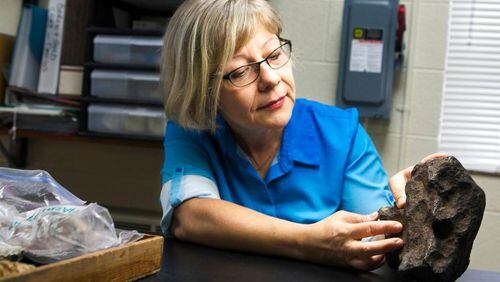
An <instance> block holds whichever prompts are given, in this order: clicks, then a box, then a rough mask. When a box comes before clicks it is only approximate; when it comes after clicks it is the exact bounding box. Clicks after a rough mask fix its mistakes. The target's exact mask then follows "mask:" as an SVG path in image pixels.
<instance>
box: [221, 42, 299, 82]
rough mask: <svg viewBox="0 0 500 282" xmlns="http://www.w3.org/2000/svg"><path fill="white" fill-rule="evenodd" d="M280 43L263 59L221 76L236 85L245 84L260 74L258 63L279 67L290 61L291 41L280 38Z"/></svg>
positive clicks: (254, 79)
mask: <svg viewBox="0 0 500 282" xmlns="http://www.w3.org/2000/svg"><path fill="white" fill-rule="evenodd" d="M280 41H281V42H282V43H281V45H280V46H279V47H278V48H276V49H274V50H273V51H272V52H271V54H269V55H268V56H267V57H266V58H265V59H263V60H262V61H259V62H254V63H250V64H247V65H244V66H241V67H239V68H237V69H234V70H232V71H230V72H229V73H227V74H226V75H224V76H223V77H222V78H223V79H226V80H229V82H231V84H233V85H234V86H236V87H243V86H247V85H249V84H251V83H253V82H254V81H256V80H257V78H258V77H259V75H260V64H262V63H263V62H266V63H267V64H268V65H269V66H270V67H271V68H272V69H279V68H281V67H283V66H284V65H286V64H287V63H288V61H290V56H291V54H292V42H291V41H290V40H287V39H281V38H280Z"/></svg>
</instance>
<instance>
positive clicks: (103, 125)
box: [87, 104, 166, 137]
mask: <svg viewBox="0 0 500 282" xmlns="http://www.w3.org/2000/svg"><path fill="white" fill-rule="evenodd" d="M165 124H166V119H165V114H164V112H163V109H161V108H153V107H134V106H122V105H120V106H117V105H103V104H91V105H90V106H89V107H88V123H87V127H88V130H89V131H94V132H101V133H118V134H127V135H137V136H145V137H163V134H164V131H165Z"/></svg>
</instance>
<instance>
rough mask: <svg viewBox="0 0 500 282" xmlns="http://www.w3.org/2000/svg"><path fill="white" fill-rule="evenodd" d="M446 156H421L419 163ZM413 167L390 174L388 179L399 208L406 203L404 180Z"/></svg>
mask: <svg viewBox="0 0 500 282" xmlns="http://www.w3.org/2000/svg"><path fill="white" fill-rule="evenodd" d="M447 156H448V155H445V154H441V153H435V154H431V155H428V156H427V157H425V158H423V159H422V160H421V161H420V163H424V162H426V161H428V160H431V159H435V158H444V157H447ZM413 167H414V165H413V166H410V167H407V168H405V169H403V170H402V171H400V172H398V173H396V174H394V176H392V177H391V179H390V180H389V187H390V188H391V192H392V195H393V196H394V200H395V201H396V206H397V207H398V208H400V209H401V208H403V207H404V206H405V204H406V193H405V186H406V182H408V181H409V180H410V178H411V171H412V170H413Z"/></svg>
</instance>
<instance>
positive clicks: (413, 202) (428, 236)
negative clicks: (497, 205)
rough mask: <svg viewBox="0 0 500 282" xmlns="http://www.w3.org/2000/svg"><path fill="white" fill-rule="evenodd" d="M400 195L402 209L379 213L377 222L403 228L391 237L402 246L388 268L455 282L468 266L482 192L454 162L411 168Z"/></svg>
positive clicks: (482, 204) (389, 259)
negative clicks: (390, 222) (391, 222)
mask: <svg viewBox="0 0 500 282" xmlns="http://www.w3.org/2000/svg"><path fill="white" fill-rule="evenodd" d="M405 190H406V196H407V199H406V206H405V208H404V209H397V208H396V207H385V208H382V209H380V211H379V213H380V218H381V219H383V220H384V219H387V220H397V221H399V222H401V223H402V224H403V226H404V229H403V232H402V233H401V234H393V235H390V236H392V237H394V236H397V237H400V238H402V239H403V240H404V241H405V245H404V247H403V248H402V249H401V250H399V251H396V252H392V253H389V254H387V255H386V258H387V263H388V264H389V266H390V267H392V268H395V269H398V270H399V271H403V272H407V273H409V274H411V275H414V276H416V277H417V278H418V279H419V280H422V281H454V280H456V279H457V278H458V277H460V275H462V274H463V273H464V272H465V270H466V269H467V266H468V265H469V256H470V252H471V249H472V243H473V241H474V238H475V237H476V234H477V232H478V230H479V226H480V225H481V220H482V218H483V213H484V208H485V204H486V198H485V195H484V192H483V190H482V189H481V188H480V187H479V186H478V185H477V184H476V183H475V182H474V180H472V178H471V177H470V175H469V174H468V173H467V171H466V170H465V169H464V167H463V166H462V165H461V164H460V162H459V161H458V160H457V159H456V158H454V157H445V158H436V159H432V160H430V161H427V162H425V163H423V164H418V165H416V166H415V168H414V169H413V171H412V173H411V180H410V181H409V182H408V183H407V184H406V187H405Z"/></svg>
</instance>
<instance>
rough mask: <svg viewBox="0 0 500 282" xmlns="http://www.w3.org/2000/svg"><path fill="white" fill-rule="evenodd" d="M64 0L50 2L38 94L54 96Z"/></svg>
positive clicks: (59, 54)
mask: <svg viewBox="0 0 500 282" xmlns="http://www.w3.org/2000/svg"><path fill="white" fill-rule="evenodd" d="M65 9H66V0H50V1H49V9H48V17H47V30H46V32H45V42H44V48H43V57H42V64H41V67H40V79H39V81H38V92H39V93H44V94H54V95H55V94H56V93H57V86H58V79H59V63H60V61H61V50H62V39H63V32H64V12H65Z"/></svg>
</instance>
